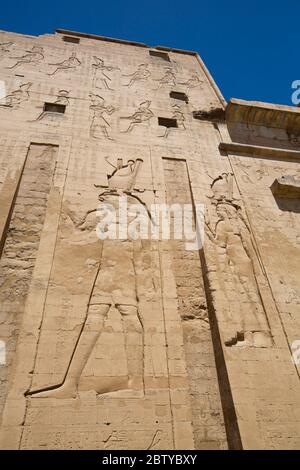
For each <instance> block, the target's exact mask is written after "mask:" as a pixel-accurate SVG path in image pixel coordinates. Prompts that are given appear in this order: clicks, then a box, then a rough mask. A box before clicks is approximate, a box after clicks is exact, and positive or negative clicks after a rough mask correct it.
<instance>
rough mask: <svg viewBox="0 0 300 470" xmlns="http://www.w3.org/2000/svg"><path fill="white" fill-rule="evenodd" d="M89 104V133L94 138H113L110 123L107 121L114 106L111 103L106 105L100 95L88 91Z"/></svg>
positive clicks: (114, 109) (113, 110)
mask: <svg viewBox="0 0 300 470" xmlns="http://www.w3.org/2000/svg"><path fill="white" fill-rule="evenodd" d="M90 98H91V105H90V110H91V111H92V121H91V125H90V135H91V137H94V138H95V139H101V138H103V137H104V138H105V139H108V140H113V138H112V137H111V134H110V132H111V124H110V122H109V116H111V115H112V114H113V113H114V112H115V111H116V108H115V107H114V106H112V105H106V103H105V100H104V98H102V96H100V95H95V94H94V93H90Z"/></svg>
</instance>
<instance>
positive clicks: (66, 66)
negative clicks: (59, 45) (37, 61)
mask: <svg viewBox="0 0 300 470" xmlns="http://www.w3.org/2000/svg"><path fill="white" fill-rule="evenodd" d="M49 65H53V66H55V67H56V68H55V69H54V70H53V72H51V73H48V74H47V75H48V76H49V77H52V76H53V75H56V74H57V73H58V72H64V71H67V70H75V69H77V67H79V66H80V65H81V61H80V60H79V59H78V58H77V57H76V52H72V54H71V56H70V57H69V58H68V59H65V60H63V61H62V62H57V63H54V64H49Z"/></svg>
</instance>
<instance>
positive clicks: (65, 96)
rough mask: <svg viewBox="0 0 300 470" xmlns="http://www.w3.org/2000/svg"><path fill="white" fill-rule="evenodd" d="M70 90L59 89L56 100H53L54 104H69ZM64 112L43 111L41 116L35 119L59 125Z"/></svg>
mask: <svg viewBox="0 0 300 470" xmlns="http://www.w3.org/2000/svg"><path fill="white" fill-rule="evenodd" d="M69 93H70V92H69V91H68V90H59V91H58V92H57V95H56V100H55V101H54V102H53V104H62V105H64V106H67V105H68V104H69V103H70V99H69ZM63 116H64V114H61V113H58V112H57V113H55V112H49V111H44V110H43V111H42V112H41V113H40V114H39V116H38V117H37V118H36V119H35V121H42V120H46V121H48V122H50V123H52V124H54V125H57V126H58V125H59V121H58V119H60V118H62V117H63Z"/></svg>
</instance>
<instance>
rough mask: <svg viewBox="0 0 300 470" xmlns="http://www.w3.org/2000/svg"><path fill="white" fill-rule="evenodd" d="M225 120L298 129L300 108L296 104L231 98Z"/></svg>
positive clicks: (299, 125)
mask: <svg viewBox="0 0 300 470" xmlns="http://www.w3.org/2000/svg"><path fill="white" fill-rule="evenodd" d="M226 121H227V122H239V123H244V124H247V125H248V124H253V125H256V126H265V127H272V128H277V129H296V130H298V131H299V129H300V109H299V107H297V106H286V105H279V104H272V103H263V102H260V101H244V100H239V99H235V98H232V99H231V100H230V101H229V103H228V105H227V108H226Z"/></svg>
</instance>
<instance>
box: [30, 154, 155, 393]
mask: <svg viewBox="0 0 300 470" xmlns="http://www.w3.org/2000/svg"><path fill="white" fill-rule="evenodd" d="M141 163H142V160H141V159H137V160H136V161H133V160H129V161H128V163H127V164H126V165H124V164H123V161H122V159H119V161H118V162H117V165H113V166H114V168H115V171H114V172H113V173H112V174H111V175H110V177H109V178H108V189H107V190H106V191H104V192H103V193H102V194H100V195H99V200H100V201H102V205H103V208H104V210H106V207H108V206H109V207H110V209H112V208H113V209H115V210H116V214H118V209H119V203H120V197H125V195H126V198H127V203H128V207H129V208H130V205H131V204H134V205H136V203H137V198H135V197H134V194H133V193H132V191H133V187H134V183H135V178H136V175H137V172H138V170H139V168H140V165H141ZM110 164H111V163H110ZM101 207H102V206H101V205H100V207H98V208H95V209H92V210H89V211H88V212H87V213H86V214H85V216H84V217H83V218H81V219H79V218H77V217H76V216H75V214H74V213H71V212H69V215H68V217H69V219H71V220H72V223H73V227H74V232H73V241H72V243H78V244H81V245H82V246H83V249H84V245H85V243H87V241H88V240H93V241H94V240H95V237H96V227H97V225H98V224H99V214H97V212H99V210H100V212H101ZM115 224H117V225H118V224H119V219H118V216H117V218H116V219H115ZM97 243H99V244H100V246H101V250H100V253H101V255H100V256H101V259H99V260H97V266H98V267H97V270H96V272H95V278H94V282H93V285H92V286H91V294H90V296H89V302H88V305H87V307H86V316H85V320H84V323H83V325H82V327H81V329H80V333H79V336H78V338H77V341H76V343H75V345H74V350H73V353H72V357H71V359H70V363H69V366H68V367H67V370H66V372H65V376H64V380H63V382H62V383H59V384H56V385H52V386H51V387H45V388H44V389H39V390H30V391H28V392H27V394H26V395H27V396H31V397H39V398H48V397H49V398H75V397H76V396H77V394H78V391H85V390H94V391H95V392H96V393H97V394H104V393H111V392H117V391H123V392H124V391H125V393H127V392H129V394H133V396H135V397H140V396H143V394H144V359H143V357H144V353H143V349H144V332H143V331H144V330H143V328H144V327H143V318H142V312H141V311H140V307H139V301H138V299H139V295H138V287H137V277H136V272H137V266H138V264H139V262H140V261H139V259H138V255H137V253H138V252H139V251H141V245H140V244H141V243H142V241H141V240H133V239H130V238H127V239H122V240H119V239H115V240H113V239H109V238H107V239H104V240H102V241H100V240H98V241H97ZM145 243H149V242H148V241H146V242H145ZM144 268H145V267H144ZM112 310H114V311H115V312H118V314H119V315H120V317H121V319H122V324H123V329H124V337H125V352H126V358H127V375H123V376H110V377H108V376H105V374H102V375H101V370H100V371H97V372H98V375H97V374H94V376H93V377H85V376H84V374H83V371H84V368H85V366H86V364H87V362H88V360H89V358H90V356H91V354H92V353H93V351H94V348H95V345H96V343H97V341H98V339H99V338H100V336H101V333H102V331H103V328H104V326H105V322H106V320H107V318H108V316H109V315H110V312H112ZM129 396H131V395H129Z"/></svg>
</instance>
